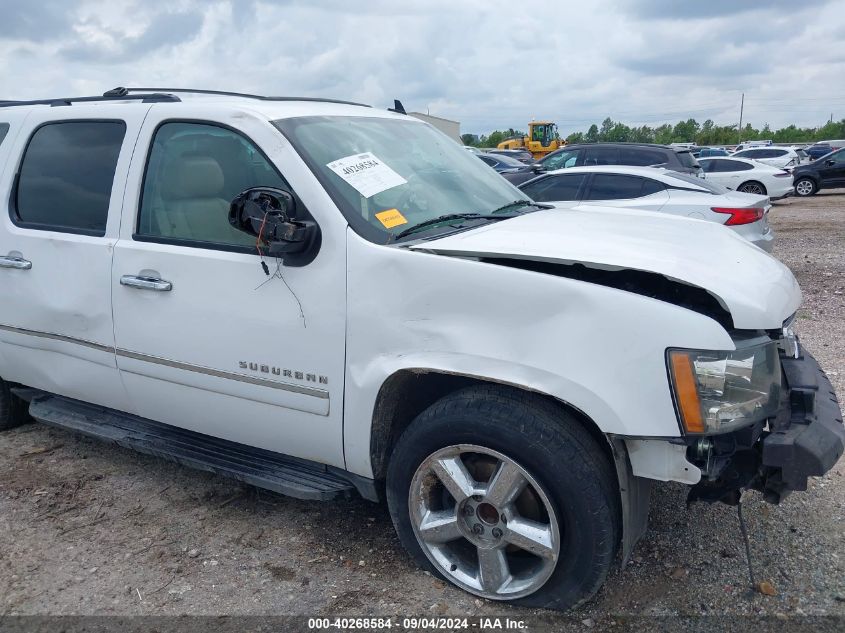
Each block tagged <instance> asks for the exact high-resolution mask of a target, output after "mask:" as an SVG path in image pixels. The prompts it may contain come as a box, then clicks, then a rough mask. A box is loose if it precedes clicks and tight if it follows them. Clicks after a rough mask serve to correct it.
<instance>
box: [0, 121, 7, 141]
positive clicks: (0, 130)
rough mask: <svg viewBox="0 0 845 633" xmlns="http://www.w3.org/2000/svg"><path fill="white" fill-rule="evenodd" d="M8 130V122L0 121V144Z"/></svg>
mask: <svg viewBox="0 0 845 633" xmlns="http://www.w3.org/2000/svg"><path fill="white" fill-rule="evenodd" d="M8 132H9V124H8V123H0V145H2V144H3V139H4V138H6V134H7V133H8Z"/></svg>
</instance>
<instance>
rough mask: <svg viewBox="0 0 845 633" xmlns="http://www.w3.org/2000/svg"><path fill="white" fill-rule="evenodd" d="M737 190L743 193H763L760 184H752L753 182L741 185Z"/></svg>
mask: <svg viewBox="0 0 845 633" xmlns="http://www.w3.org/2000/svg"><path fill="white" fill-rule="evenodd" d="M739 190H740V191H742V192H743V193H753V194H757V195H763V187H761V186H760V185H757V184H754V183H750V184H747V185H743V186H742V187H740V189H739Z"/></svg>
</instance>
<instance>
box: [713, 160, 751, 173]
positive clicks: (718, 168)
mask: <svg viewBox="0 0 845 633" xmlns="http://www.w3.org/2000/svg"><path fill="white" fill-rule="evenodd" d="M751 169H754V165H749V164H748V163H743V162H741V161H738V160H729V159H725V160H713V161H710V171H714V172H727V171H749V170H751Z"/></svg>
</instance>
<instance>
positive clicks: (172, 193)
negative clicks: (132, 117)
mask: <svg viewBox="0 0 845 633" xmlns="http://www.w3.org/2000/svg"><path fill="white" fill-rule="evenodd" d="M259 186H267V187H283V188H285V189H289V187H288V185H287V183H286V182H285V181H284V179H283V178H282V177H281V176H280V175H279V173H278V172H277V171H276V170H275V169H274V167H273V166H272V165H271V164H270V162H269V161H268V160H267V159H266V158H265V157H264V154H262V153H261V152H260V151H259V150H258V148H257V147H256V146H255V145H253V143H252V142H251V141H250V140H249V139H247V138H246V137H244V136H242V135H241V134H239V133H237V132H234V131H232V130H229V129H226V128H222V127H218V126H216V125H208V124H203V123H182V122H174V123H165V124H164V125H162V126H161V127H159V128H158V130H157V131H156V134H155V138H154V139H153V144H152V148H151V149H150V155H149V157H148V159H147V171H146V174H145V176H144V188H143V195H142V198H141V209H140V212H139V215H138V227H137V232H136V235H135V237H136V238H137V237H141V238H144V237H146V238H154V239H155V238H163V239H169V240H176V241H179V242H186V241H187V242H197V243H198V244H197V245H198V246H208V245H221V246H229V247H233V246H234V247H254V246H255V238H254V237H252V236H250V235H248V234H246V233H243V232H242V231H238V230H237V229H235V228H233V227H232V226H231V225H230V224H229V203H230V202H231V201H232V199H233V198H234V197H235V196H237V195H238V194H239V193H240V192H242V191H243V190H244V189H249V188H250V187H259Z"/></svg>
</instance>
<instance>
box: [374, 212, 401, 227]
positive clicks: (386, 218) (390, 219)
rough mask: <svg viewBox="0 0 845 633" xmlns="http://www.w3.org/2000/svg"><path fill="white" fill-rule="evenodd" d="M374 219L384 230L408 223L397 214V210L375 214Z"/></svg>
mask: <svg viewBox="0 0 845 633" xmlns="http://www.w3.org/2000/svg"><path fill="white" fill-rule="evenodd" d="M376 219H378V221H379V222H381V223H382V224H383V225H384V228H386V229H392V228H393V227H394V226H401V225H403V224H407V223H408V220H407V219H406V218H405V216H404V215H402V214H401V213H400V212H399V209H388V210H387V211H379V212H378V213H376Z"/></svg>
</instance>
